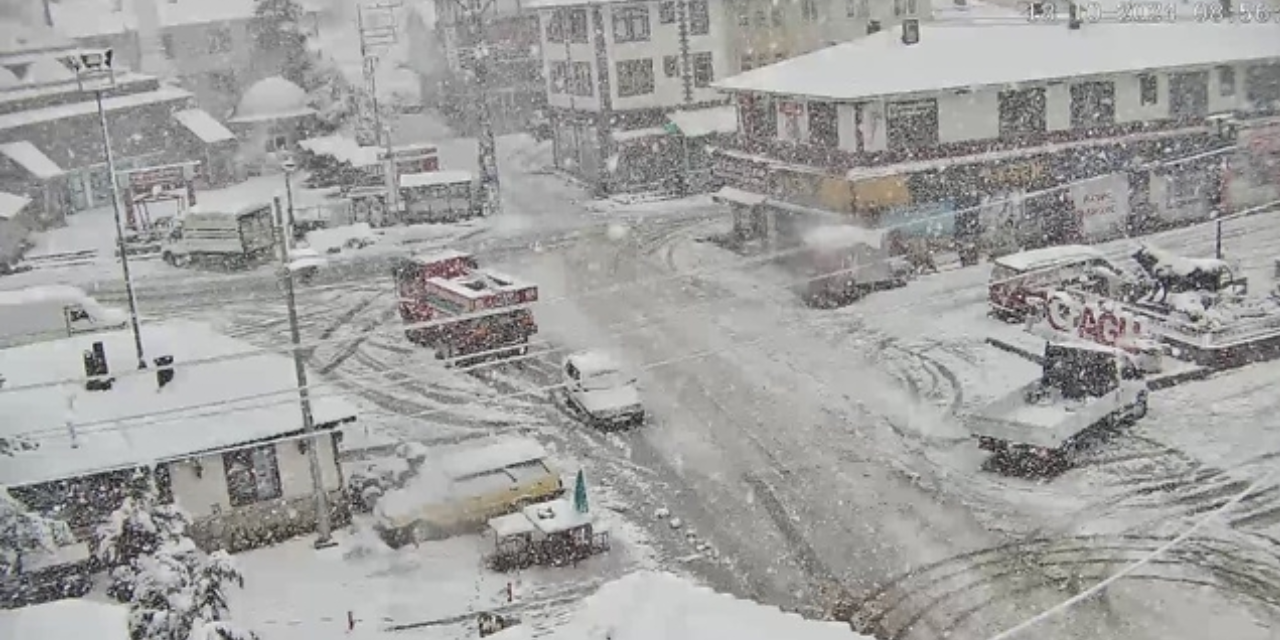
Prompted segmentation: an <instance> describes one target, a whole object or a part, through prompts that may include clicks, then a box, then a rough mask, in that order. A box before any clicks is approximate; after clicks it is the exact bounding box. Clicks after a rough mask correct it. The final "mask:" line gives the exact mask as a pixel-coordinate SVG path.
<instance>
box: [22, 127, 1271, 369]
mask: <svg viewBox="0 0 1280 640" xmlns="http://www.w3.org/2000/svg"><path fill="white" fill-rule="evenodd" d="M1234 149H1235V146H1229V147H1223V148H1220V149H1217V150H1214V151H1208V152H1198V153H1196V154H1193V155H1191V156H1184V157H1182V158H1176V159H1172V160H1167V161H1158V162H1152V163H1148V164H1146V165H1143V166H1142V167H1139V168H1138V170H1144V169H1146V170H1149V169H1154V168H1156V167H1165V166H1173V165H1177V164H1183V163H1186V162H1191V161H1194V160H1198V159H1203V158H1206V157H1212V156H1213V155H1220V154H1223V153H1226V152H1229V151H1232V150H1234ZM1110 175H1113V174H1105V175H1102V176H1091V177H1089V178H1084V179H1081V180H1074V181H1070V182H1065V183H1062V184H1059V185H1056V186H1053V187H1049V188H1046V189H1040V190H1037V191H1031V192H1027V193H1025V194H1021V195H1019V196H1010V197H1006V198H1003V199H1000V200H991V201H988V202H986V203H983V204H980V205H976V206H972V207H967V208H964V209H960V210H957V211H952V212H947V213H942V214H938V215H935V216H931V217H929V218H922V219H918V220H913V221H912V224H921V223H927V222H932V221H936V220H946V219H951V218H954V217H955V216H958V215H960V214H964V213H970V212H976V211H981V210H982V209H985V208H988V207H991V206H993V205H995V204H1000V203H1003V202H1014V201H1018V200H1023V199H1027V198H1034V197H1039V196H1044V195H1049V194H1053V193H1057V192H1059V191H1063V190H1065V189H1069V188H1071V187H1073V186H1077V185H1082V184H1088V183H1091V182H1097V181H1099V180H1102V179H1105V178H1107V177H1109V176H1110ZM1277 204H1280V202H1272V203H1268V204H1266V205H1262V206H1261V207H1254V208H1252V209H1250V210H1249V211H1250V212H1253V211H1255V210H1260V209H1264V208H1269V207H1271V206H1275V205H1277ZM1243 215H1245V214H1244V213H1243V212H1241V213H1236V214H1232V215H1231V216H1224V217H1221V218H1218V219H1213V220H1207V221H1202V222H1200V223H1197V224H1195V225H1188V227H1184V228H1191V227H1196V226H1202V225H1207V224H1218V223H1219V222H1220V221H1225V220H1229V219H1232V218H1234V217H1240V216H1243ZM805 250H806V249H805V248H804V247H795V248H791V249H784V250H781V251H775V252H771V253H766V254H762V255H759V256H754V257H751V258H747V259H744V260H740V261H734V262H732V263H729V264H723V265H719V266H717V267H713V268H709V269H699V270H694V271H686V272H682V273H678V274H672V275H666V276H659V277H655V278H648V279H642V280H637V281H634V282H627V283H619V284H614V285H610V286H607V287H603V288H601V289H594V290H591V291H585V292H579V293H577V294H575V295H566V296H560V297H558V298H551V299H547V300H541V301H540V302H544V303H556V302H568V301H574V300H581V299H584V298H593V297H597V296H600V295H603V294H607V293H616V292H618V291H621V290H624V289H629V288H634V287H641V286H648V285H653V284H661V283H665V282H672V281H678V280H683V279H687V278H693V277H698V276H700V275H706V274H712V273H719V272H723V271H730V270H734V269H737V268H740V267H743V266H749V265H753V264H763V263H767V262H771V261H773V260H777V259H779V258H783V257H786V256H789V255H795V254H797V253H801V252H804V251H805ZM1024 275H1025V274H1024ZM993 284H999V282H996V283H993ZM530 307H531V304H520V305H512V306H507V307H500V308H497V309H486V310H483V311H476V312H471V313H465V314H459V315H457V316H451V317H448V318H442V319H439V320H428V321H423V322H414V323H407V324H403V325H401V326H400V327H397V328H396V329H391V330H385V331H384V330H379V331H374V332H369V333H366V334H364V336H368V335H376V334H381V333H391V332H403V331H408V330H416V329H430V328H435V327H439V326H444V325H448V324H453V323H456V322H461V321H466V320H475V319H481V318H487V317H492V316H498V315H504V314H507V313H510V312H512V311H515V310H518V309H528V308H530ZM351 340H353V338H350V337H341V338H328V339H320V340H316V341H312V342H309V343H302V344H299V345H297V346H296V347H294V346H290V347H283V348H262V349H254V350H247V351H243V352H238V353H235V354H229V355H225V356H214V357H209V358H202V359H196V360H191V361H186V362H182V363H174V365H173V368H174V369H178V368H188V367H195V366H200V365H205V364H212V363H215V362H224V361H227V360H237V359H243V358H248V357H253V356H255V355H260V354H264V353H281V354H282V353H288V352H290V351H294V350H303V349H315V348H316V347H319V346H324V345H330V344H340V343H346V342H350V341H351ZM147 373H149V372H148V371H145V370H143V371H124V372H121V373H119V374H118V375H116V376H114V377H117V378H118V377H126V376H131V375H142V374H147ZM90 379H92V378H90V377H88V376H86V377H82V378H73V379H66V380H60V381H50V382H43V383H34V384H28V385H17V386H11V387H3V388H0V394H3V393H12V392H16V391H26V390H32V389H40V388H47V387H54V386H60V385H65V384H83V383H85V382H87V381H88V380H90Z"/></svg>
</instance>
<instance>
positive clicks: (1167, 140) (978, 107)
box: [715, 20, 1280, 233]
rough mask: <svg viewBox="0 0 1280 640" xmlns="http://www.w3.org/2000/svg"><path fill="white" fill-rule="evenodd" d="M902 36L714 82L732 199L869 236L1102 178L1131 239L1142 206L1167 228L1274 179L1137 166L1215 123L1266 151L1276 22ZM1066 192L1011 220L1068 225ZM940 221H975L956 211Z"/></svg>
mask: <svg viewBox="0 0 1280 640" xmlns="http://www.w3.org/2000/svg"><path fill="white" fill-rule="evenodd" d="M909 31H910V30H907V29H903V30H902V31H901V32H900V31H899V30H892V31H888V32H885V33H880V34H876V35H874V36H871V37H868V38H865V39H861V40H858V41H854V42H850V43H846V44H842V45H839V46H836V47H831V48H828V49H824V50H821V51H817V52H814V53H812V54H809V55H807V56H802V57H799V58H795V59H792V60H788V61H786V62H783V63H781V64H776V65H773V66H770V67H767V68H764V69H757V70H753V71H749V72H746V73H743V74H741V75H738V76H735V77H732V78H727V79H725V80H723V81H721V82H719V83H717V84H716V86H717V87H718V88H720V89H722V90H724V91H725V92H727V93H728V94H729V95H731V96H732V97H733V100H734V103H735V106H736V107H737V110H738V119H739V122H740V126H739V129H738V135H737V136H736V137H735V139H734V143H733V145H732V147H734V148H733V149H727V150H723V151H722V152H719V153H717V159H716V165H715V166H716V173H717V174H718V175H719V176H720V177H721V178H722V179H723V180H724V181H725V182H726V183H728V184H731V185H733V186H735V187H738V188H739V189H742V190H745V191H751V192H755V193H757V194H761V195H765V196H768V197H770V198H774V199H776V200H777V201H779V202H787V203H792V204H796V205H800V206H803V207H809V208H812V209H817V210H823V211H828V212H836V213H838V214H844V215H846V216H848V217H850V218H851V219H853V220H856V221H858V222H859V223H862V224H865V225H870V226H882V227H888V226H898V225H899V224H900V223H901V224H908V223H910V222H911V220H912V219H915V218H919V217H929V218H945V214H946V212H948V211H950V212H969V213H973V214H975V215H974V217H975V218H976V217H979V216H980V215H981V210H982V208H981V207H980V206H979V205H980V203H981V202H982V199H983V198H988V197H993V196H1002V195H1004V194H1007V193H1009V192H1028V193H1041V192H1043V190H1045V189H1048V188H1051V187H1055V186H1057V185H1058V184H1061V183H1063V182H1066V181H1069V180H1073V179H1083V178H1089V177H1093V176H1101V175H1107V174H1113V173H1116V174H1117V175H1118V176H1120V178H1121V182H1122V183H1123V189H1122V190H1123V191H1124V192H1126V193H1128V195H1129V199H1130V204H1132V205H1133V206H1132V207H1123V209H1125V212H1121V213H1115V215H1117V216H1120V217H1124V218H1129V217H1130V216H1132V218H1131V219H1117V220H1113V222H1115V223H1117V224H1119V225H1120V228H1123V227H1125V226H1128V228H1130V229H1132V225H1134V224H1142V223H1143V220H1142V219H1138V218H1141V217H1143V216H1148V217H1149V216H1150V215H1152V212H1151V210H1150V208H1151V207H1155V208H1156V209H1160V210H1161V211H1160V215H1161V216H1163V219H1164V220H1166V221H1167V220H1168V219H1170V218H1171V217H1182V218H1195V217H1207V216H1208V215H1210V208H1211V207H1217V206H1220V205H1221V204H1222V203H1221V199H1222V198H1226V197H1228V196H1229V197H1231V198H1234V199H1236V200H1237V201H1236V202H1235V204H1236V205H1237V206H1238V205H1240V204H1242V203H1241V202H1240V201H1239V198H1244V197H1254V196H1256V194H1258V193H1260V192H1259V191H1257V190H1253V189H1252V187H1257V188H1260V189H1264V190H1265V189H1266V188H1271V189H1272V190H1273V191H1274V188H1275V187H1276V186H1277V185H1275V184H1273V183H1274V180H1275V175H1273V176H1272V177H1271V178H1270V179H1269V180H1268V179H1267V178H1265V177H1260V178H1259V179H1258V180H1254V181H1253V183H1252V184H1247V183H1242V184H1236V183H1235V182H1233V183H1232V185H1234V186H1233V187H1232V188H1231V189H1228V188H1226V187H1225V186H1223V185H1222V184H1221V182H1219V181H1221V180H1222V179H1223V177H1224V176H1223V174H1222V173H1221V172H1220V167H1221V163H1222V157H1223V156H1222V155H1216V156H1214V155H1210V156H1205V157H1204V159H1203V161H1189V162H1179V163H1177V164H1176V165H1170V166H1165V167H1159V168H1154V169H1150V170H1146V169H1143V168H1144V167H1147V168H1149V167H1151V166H1152V165H1151V164H1150V163H1152V162H1154V161H1159V160H1162V159H1170V158H1182V157H1185V156H1188V155H1189V154H1196V153H1199V152H1201V151H1205V150H1211V149H1215V148H1217V147H1222V146H1224V145H1227V144H1229V142H1230V139H1231V135H1230V132H1231V130H1232V129H1235V128H1237V127H1222V126H1221V124H1222V123H1223V122H1225V121H1233V122H1235V123H1236V124H1237V125H1238V128H1239V130H1241V131H1247V132H1248V134H1249V135H1250V136H1251V140H1253V139H1254V138H1256V140H1254V141H1252V142H1250V143H1249V146H1250V148H1251V149H1252V152H1253V153H1255V154H1262V155H1269V154H1275V153H1277V152H1280V149H1277V148H1275V147H1274V146H1272V147H1267V146H1266V144H1264V142H1265V141H1266V140H1268V139H1274V138H1275V137H1276V134H1277V133H1280V130H1275V129H1271V130H1269V131H1268V130H1265V129H1263V128H1259V127H1256V126H1251V125H1255V124H1257V123H1258V121H1260V120H1261V119H1263V118H1265V117H1267V116H1275V115H1277V114H1280V37H1277V30H1276V28H1275V26H1274V25H1252V26H1246V25H1240V24H1234V25H1228V24H1220V25H1213V24H1207V23H1203V22H1194V21H1193V22H1187V23H1178V24H1152V25H1139V24H1120V23H1090V22H1089V21H1087V20H1085V21H1083V24H1080V25H1077V28H1075V29H1071V28H1068V25H1067V23H1066V22H1065V21H1063V22H1054V23H1051V24H1043V25H1034V24H1022V25H985V26H975V25H960V26H942V25H926V26H924V27H923V28H920V29H919V31H917V32H916V34H915V35H916V36H918V37H917V38H911V37H909V36H910V35H911V34H910V33H909ZM979 41H980V42H982V43H983V46H981V47H975V46H974V45H973V43H974V42H979ZM1188 42H1195V46H1187V44H1186V43H1188ZM1116 52H1124V53H1122V54H1120V55H1117V54H1116ZM1271 126H1273V127H1274V125H1271ZM1268 135H1269V136H1270V138H1268ZM1241 146H1245V145H1244V144H1243V143H1242V145H1241ZM1276 160H1280V158H1270V159H1268V158H1261V157H1259V158H1252V159H1251V160H1250V161H1249V162H1246V163H1244V164H1253V165H1255V166H1261V167H1266V166H1280V164H1274V165H1273V164H1272V163H1273V162H1275V161H1276ZM1246 182H1247V181H1246ZM1268 182H1270V183H1272V184H1270V185H1269V186H1268ZM1215 185H1216V186H1215ZM1236 186H1239V187H1240V189H1239V190H1237V189H1235V187H1236ZM1224 192H1225V194H1224ZM1249 194H1254V196H1250V195H1249ZM1264 197H1274V194H1273V195H1272V196H1264ZM1117 199H1118V200H1120V201H1123V199H1124V198H1123V196H1120V197H1117ZM1064 200H1065V199H1064V198H1062V196H1061V195H1060V194H1059V195H1051V194H1044V195H1043V196H1037V197H1035V198H1028V199H1026V200H1025V201H1023V205H1024V206H1025V207H1026V210H1025V211H1023V212H1022V213H1020V214H1019V215H1020V216H1023V218H1024V219H1028V218H1034V219H1036V220H1037V221H1038V222H1037V224H1048V223H1047V222H1045V221H1046V220H1047V219H1049V218H1052V217H1053V216H1059V215H1060V216H1062V218H1063V224H1062V225H1049V226H1056V227H1059V228H1062V229H1067V230H1070V229H1071V227H1072V224H1067V223H1068V222H1071V216H1077V217H1078V215H1077V214H1080V211H1081V208H1080V205H1079V203H1078V202H1077V203H1074V204H1073V203H1070V202H1065V201H1064ZM1064 207H1065V209H1064V210H1061V211H1060V210H1059V209H1063V208H1064ZM1073 207H1074V212H1073V211H1072V208H1073ZM1033 210H1034V212H1035V213H1034V215H1033V214H1032V211H1033ZM1113 213H1114V212H1113ZM1076 222H1079V221H1078V220H1076ZM1086 223H1087V221H1086ZM954 228H955V229H958V230H964V229H981V228H982V224H980V221H979V220H977V219H972V220H967V219H965V217H964V216H961V217H958V218H956V219H955V226H954ZM1098 230H1099V232H1100V233H1102V232H1114V231H1116V230H1117V229H1116V228H1112V227H1108V228H1107V229H1102V228H1101V227H1099V228H1098Z"/></svg>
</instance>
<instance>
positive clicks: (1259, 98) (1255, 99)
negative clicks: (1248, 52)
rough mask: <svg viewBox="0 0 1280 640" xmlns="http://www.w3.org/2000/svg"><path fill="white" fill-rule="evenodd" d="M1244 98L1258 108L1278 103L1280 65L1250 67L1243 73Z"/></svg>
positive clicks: (1279, 96) (1279, 97)
mask: <svg viewBox="0 0 1280 640" xmlns="http://www.w3.org/2000/svg"><path fill="white" fill-rule="evenodd" d="M1244 86H1245V97H1246V98H1248V99H1249V101H1250V102H1252V103H1254V104H1256V105H1258V106H1260V107H1266V106H1270V103H1272V102H1277V101H1280V64H1275V63H1272V64H1255V65H1250V66H1249V68H1248V69H1246V70H1245V72H1244Z"/></svg>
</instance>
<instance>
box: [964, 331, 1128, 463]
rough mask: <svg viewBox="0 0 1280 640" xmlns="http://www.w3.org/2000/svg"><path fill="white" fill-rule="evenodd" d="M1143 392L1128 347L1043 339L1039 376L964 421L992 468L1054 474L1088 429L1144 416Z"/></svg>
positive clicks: (1093, 430) (1089, 432)
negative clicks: (988, 455)
mask: <svg viewBox="0 0 1280 640" xmlns="http://www.w3.org/2000/svg"><path fill="white" fill-rule="evenodd" d="M1149 393H1150V392H1149V389H1148V386H1147V381H1146V379H1145V377H1144V375H1143V372H1142V370H1141V369H1140V368H1139V367H1138V365H1137V363H1136V362H1135V361H1134V359H1133V357H1132V356H1130V355H1129V354H1128V353H1126V352H1124V351H1121V350H1119V349H1114V348H1111V347H1106V346H1103V345H1098V344H1094V343H1090V342H1085V341H1074V340H1073V341H1069V342H1067V341H1064V342H1048V343H1046V345H1045V350H1044V356H1043V363H1042V370H1041V375H1040V377H1039V378H1038V379H1036V380H1033V381H1031V382H1029V383H1027V384H1025V385H1023V386H1022V387H1019V388H1017V389H1015V390H1014V391H1012V392H1011V393H1009V394H1007V395H1005V396H1004V397H1002V398H1000V399H998V400H996V401H995V402H993V403H991V404H989V405H987V406H986V407H984V408H982V409H981V410H979V411H978V412H976V413H974V414H973V415H971V416H970V419H969V425H970V429H971V430H972V432H973V435H974V436H975V437H976V438H977V440H978V446H979V447H980V448H981V449H983V450H986V451H990V452H992V453H993V454H994V456H993V459H992V464H993V466H995V468H996V469H997V470H1000V471H1015V472H1022V473H1031V474H1038V475H1039V474H1056V473H1059V472H1061V471H1063V470H1065V469H1066V468H1068V467H1069V466H1070V462H1071V460H1070V457H1071V454H1072V453H1073V452H1074V451H1075V450H1076V449H1077V448H1078V447H1079V446H1080V445H1082V444H1084V443H1085V442H1086V441H1087V440H1088V439H1089V436H1091V435H1101V433H1102V432H1104V431H1108V430H1111V429H1113V428H1115V427H1117V426H1119V425H1122V424H1125V423H1132V422H1135V421H1137V420H1140V419H1142V418H1143V417H1145V416H1146V414H1147V400H1148V396H1149Z"/></svg>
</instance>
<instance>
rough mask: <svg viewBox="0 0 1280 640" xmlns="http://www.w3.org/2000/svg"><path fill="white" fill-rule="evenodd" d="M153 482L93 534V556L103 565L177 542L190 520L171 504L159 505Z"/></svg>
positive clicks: (123, 505) (117, 562) (122, 560)
mask: <svg viewBox="0 0 1280 640" xmlns="http://www.w3.org/2000/svg"><path fill="white" fill-rule="evenodd" d="M157 493H158V492H157V490H156V487H155V483H154V481H152V482H151V483H149V484H148V486H147V488H146V489H145V490H144V491H140V492H138V493H137V494H136V495H131V496H129V497H127V498H125V499H124V502H123V503H121V505H120V507H119V508H118V509H116V510H115V511H114V512H112V514H111V517H110V518H108V519H107V521H106V522H105V523H103V524H102V525H99V526H98V528H97V529H96V530H95V531H94V534H93V549H94V555H96V556H97V558H98V560H100V561H102V562H103V563H104V564H106V565H107V566H112V567H114V566H117V565H120V564H122V563H126V562H128V561H129V560H131V559H133V558H135V557H137V556H140V555H143V554H149V553H153V552H155V550H156V549H158V548H160V545H162V544H164V543H176V542H180V541H181V540H183V539H184V538H186V535H187V527H188V526H189V525H190V524H191V520H190V518H188V517H187V514H186V513H185V512H183V511H182V509H181V508H180V507H178V506H177V505H175V504H162V503H161V502H160V500H159V498H158V495H157Z"/></svg>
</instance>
